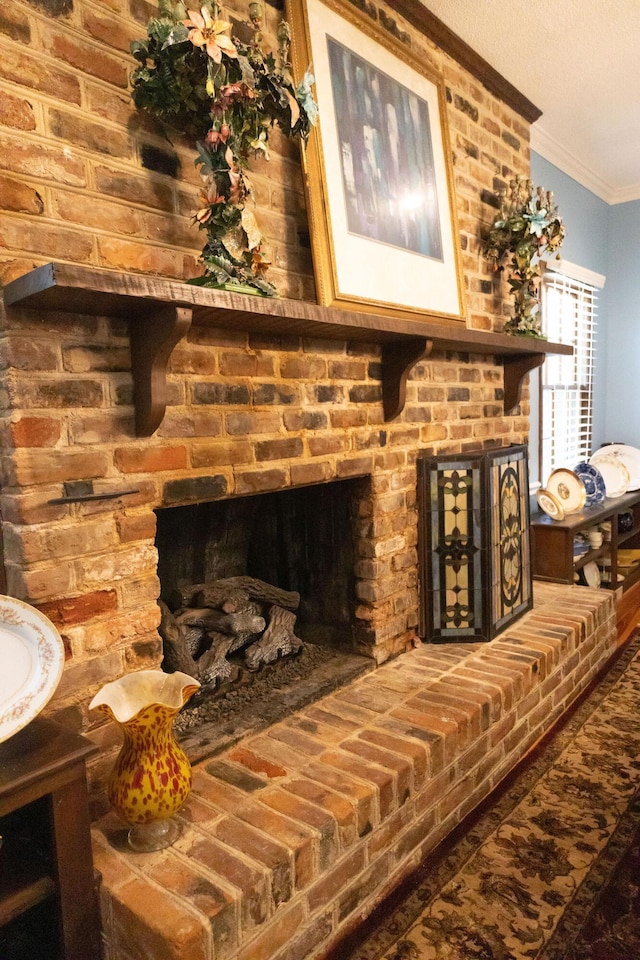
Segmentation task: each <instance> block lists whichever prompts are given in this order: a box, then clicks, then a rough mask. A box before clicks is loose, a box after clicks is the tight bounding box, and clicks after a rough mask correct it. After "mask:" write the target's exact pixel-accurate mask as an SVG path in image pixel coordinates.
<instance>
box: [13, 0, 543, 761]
mask: <svg viewBox="0 0 640 960" xmlns="http://www.w3.org/2000/svg"><path fill="white" fill-rule="evenodd" d="M151 13H152V8H151V6H150V5H148V4H145V3H143V2H142V0H93V2H91V0H33V2H32V3H30V4H26V3H24V2H18V0H4V3H3V4H2V10H1V11H0V95H1V96H0V205H1V206H2V207H3V216H2V220H1V222H0V277H2V278H3V279H4V280H5V281H6V280H8V279H11V278H13V277H15V276H18V275H20V274H21V273H24V272H25V271H27V270H29V269H31V268H32V267H33V266H36V265H40V264H42V263H45V262H48V261H50V260H62V261H66V262H72V263H82V264H88V265H93V266H99V267H105V268H113V269H118V270H126V271H132V272H142V273H150V274H159V275H162V276H167V277H175V278H186V277H189V276H191V275H193V274H194V273H195V272H197V268H196V259H197V255H198V252H199V249H200V239H201V238H200V236H199V234H198V232H197V231H196V230H194V228H193V227H192V226H191V225H190V216H191V213H192V210H193V206H194V200H195V196H196V193H197V188H198V178H197V175H196V172H195V169H194V167H193V153H192V151H191V149H190V148H189V147H187V146H185V145H183V144H181V143H179V142H178V141H177V140H176V141H174V142H171V143H170V142H168V141H167V139H166V138H165V137H163V136H162V135H161V133H160V132H159V131H158V130H157V129H156V128H154V127H153V125H152V124H150V123H149V121H148V120H146V119H145V118H143V117H141V116H140V115H139V114H137V113H136V112H135V111H134V110H133V109H132V106H131V104H130V101H129V95H128V92H127V78H128V74H129V72H130V70H131V69H132V66H133V62H132V60H131V58H130V56H129V54H128V52H127V50H128V44H129V41H130V40H131V39H133V38H136V37H139V36H142V35H143V34H144V31H145V26H146V22H147V18H148V16H149V15H150V14H151ZM267 16H268V26H269V29H270V32H271V35H273V31H274V28H275V26H276V24H277V22H278V19H279V17H280V11H278V10H276V9H275V8H272V7H267ZM401 26H402V28H403V29H405V28H406V29H407V31H408V32H409V33H410V34H411V28H409V27H408V26H407V25H406V24H401ZM411 42H412V44H413V46H414V47H416V48H417V49H419V50H421V51H422V54H423V55H424V57H425V58H426V59H427V61H428V62H430V63H432V64H433V65H434V66H436V68H438V69H441V70H442V71H443V73H444V76H445V79H446V84H447V91H448V121H449V127H450V135H451V148H452V151H453V155H454V161H455V165H454V176H455V190H456V202H457V207H458V216H459V226H460V235H461V246H462V262H463V269H464V284H465V289H466V292H467V307H468V322H469V324H470V325H471V326H473V327H476V328H479V329H493V328H499V326H500V323H501V315H503V314H505V313H506V311H507V309H508V302H507V301H506V300H505V297H504V293H505V291H504V289H500V288H498V287H497V286H496V285H495V281H494V280H493V279H491V278H490V276H489V273H488V271H487V267H486V264H485V263H484V261H483V259H482V257H481V255H480V251H479V239H478V238H479V233H480V228H481V224H482V222H483V220H488V219H490V216H491V208H490V207H488V206H487V205H486V204H485V203H484V202H483V200H482V196H483V192H484V191H490V192H491V191H493V190H495V188H496V187H497V186H499V185H500V184H501V183H502V182H503V181H504V179H505V178H509V177H510V176H511V175H513V174H516V173H526V172H527V171H528V165H529V149H528V129H527V125H526V123H524V122H523V121H521V120H520V119H519V118H518V116H517V114H515V113H514V111H513V110H511V109H510V108H509V107H507V106H505V105H504V104H503V103H501V102H500V101H499V100H497V99H495V98H494V97H493V96H492V95H490V94H489V93H488V92H487V91H486V90H485V89H484V88H483V87H482V86H481V85H480V84H479V83H478V82H476V81H475V80H474V79H473V78H472V77H471V76H470V75H469V74H468V73H466V72H465V71H464V70H463V69H462V68H460V67H459V66H457V65H456V64H455V63H453V62H452V61H451V60H450V59H449V58H448V57H446V56H445V55H443V54H442V53H441V52H439V51H438V50H437V49H436V48H435V47H434V45H433V44H432V43H430V42H429V41H428V40H427V39H425V38H421V37H418V36H416V35H415V32H414V34H413V37H412V40H411ZM273 146H274V151H273V157H272V160H271V161H270V162H268V163H267V162H265V161H260V162H257V163H256V164H255V165H254V169H253V172H252V181H253V183H254V185H255V188H256V194H257V197H258V203H259V217H260V223H261V226H262V229H263V230H264V232H265V234H266V236H267V240H268V244H269V246H270V249H271V255H272V260H273V264H274V267H273V269H272V279H273V280H274V282H275V283H276V284H277V286H278V287H279V289H280V291H281V293H282V294H283V295H286V296H292V297H294V298H307V299H313V297H314V287H313V279H312V264H311V258H310V252H309V247H308V242H307V241H308V224H307V218H306V213H305V205H304V195H303V189H302V176H301V169H300V164H299V159H298V154H297V148H295V147H293V146H292V145H291V144H289V143H287V142H285V141H283V140H282V138H279V137H278V136H277V134H276V135H275V136H274V143H273ZM379 360H380V353H379V349H378V348H377V347H375V346H372V347H370V348H368V347H364V346H362V345H361V344H360V345H353V344H350V343H346V342H344V343H343V342H328V341H322V340H299V339H291V340H287V339H284V338H268V337H264V336H255V335H248V334H246V333H243V332H237V333H234V332H229V331H227V332H221V331H217V330H212V329H209V328H203V327H198V326H195V327H194V328H193V329H192V330H191V332H190V333H189V336H188V338H187V340H185V341H183V342H182V343H181V344H180V345H179V347H178V348H177V350H176V352H175V353H174V355H173V357H172V361H171V371H170V375H169V388H170V396H169V404H168V409H167V415H166V417H165V419H164V421H163V423H162V425H161V427H160V429H159V430H158V431H157V433H156V434H154V436H153V437H151V438H149V439H147V440H140V439H138V438H136V437H135V434H134V429H133V413H132V407H131V389H132V387H131V374H130V363H129V342H128V337H127V330H126V326H125V324H123V323H121V322H116V321H113V320H109V319H107V318H104V317H98V318H95V317H78V316H72V315H62V314H47V315H42V314H38V313H35V312H29V311H28V310H12V311H11V314H10V315H7V314H3V317H2V339H1V340H0V416H1V420H0V437H1V441H2V460H1V473H0V478H1V482H2V495H1V500H0V506H1V508H2V517H3V530H4V542H5V558H6V570H7V591H8V592H9V593H10V594H12V595H15V596H18V597H20V598H22V599H25V600H27V601H29V602H31V603H34V604H35V605H36V606H38V607H39V608H40V609H41V610H43V611H44V612H45V613H46V614H47V615H48V616H49V617H51V619H52V620H53V621H54V622H55V623H56V624H57V626H58V628H59V629H60V632H61V633H62V635H63V639H64V642H65V645H66V648H67V663H66V667H65V672H64V675H63V678H62V681H61V683H60V686H59V688H58V690H57V692H56V695H55V697H54V699H53V701H52V702H51V704H50V705H49V707H48V708H47V709H48V712H49V713H50V714H52V715H55V716H57V717H58V718H59V719H61V720H63V721H64V722H65V723H67V724H69V725H70V726H73V727H75V728H79V729H84V730H89V729H91V728H92V727H93V726H94V725H95V718H93V717H90V716H89V715H88V711H87V704H88V702H89V700H90V698H91V696H92V695H93V693H94V692H95V691H96V690H97V689H98V688H99V687H100V686H101V685H102V684H103V683H104V682H106V681H108V680H110V679H113V678H114V677H116V676H118V675H119V674H121V673H122V672H124V671H126V670H131V669H136V668H139V667H144V666H155V665H156V664H157V663H158V662H159V659H160V654H161V650H160V640H159V637H158V634H157V624H158V621H159V614H158V607H157V603H156V600H157V596H158V589H159V586H158V577H157V568H156V563H157V555H156V551H155V546H154V532H155V515H154V513H153V510H154V509H155V508H157V507H162V506H169V505H172V504H179V503H188V502H193V500H194V499H198V498H201V499H211V498H216V497H222V496H238V495H244V494H249V493H255V492H261V491H264V490H273V489H278V488H281V487H287V486H295V485H300V484H307V483H315V482H324V481H328V480H331V479H334V478H344V477H352V476H364V477H368V478H370V480H369V493H368V495H367V497H365V498H364V499H363V501H362V504H361V514H362V516H361V528H360V533H359V558H358V571H357V572H358V588H357V589H358V601H359V605H358V616H359V619H360V622H361V623H362V625H363V631H365V632H367V631H368V632H369V633H370V634H371V636H372V638H373V643H372V648H371V650H370V653H371V655H373V656H374V657H375V659H376V660H378V661H379V662H380V661H382V660H384V659H386V658H388V657H390V656H391V655H393V654H396V653H398V652H400V651H401V650H403V649H404V648H405V647H406V645H407V644H409V643H410V642H411V639H412V637H413V636H414V631H415V625H416V622H417V591H416V580H417V570H416V549H415V545H416V537H417V533H416V513H415V458H416V453H417V452H418V451H419V450H429V451H434V450H440V451H456V450H460V449H463V448H469V447H475V446H478V445H482V444H506V443H510V442H513V443H521V442H523V441H524V440H525V439H526V434H527V429H528V420H527V413H528V404H527V401H526V399H525V400H524V401H523V403H521V405H520V407H519V408H517V409H516V411H515V414H514V415H512V416H508V417H505V416H504V413H503V406H502V371H501V367H500V366H499V365H498V364H496V363H494V362H493V360H492V358H490V357H489V358H487V357H474V356H468V355H466V354H450V355H447V356H435V357H431V358H429V360H428V361H425V362H422V363H420V364H418V365H417V366H416V368H415V369H414V371H413V373H412V376H411V379H410V382H409V384H408V394H407V405H406V407H405V410H404V412H403V413H402V415H401V416H400V417H399V418H398V419H397V420H396V421H394V422H393V423H389V424H385V423H384V422H383V419H382V406H381V391H380V363H379ZM87 479H91V480H93V481H94V485H95V489H96V491H98V492H114V491H118V490H123V489H131V488H135V489H136V490H137V491H138V492H137V493H135V494H132V495H127V496H125V497H122V498H121V499H116V500H110V501H102V502H100V501H99V502H96V503H91V504H84V505H73V506H69V505H60V504H51V503H49V501H50V500H52V499H55V498H58V497H60V496H61V494H62V492H63V490H62V484H63V483H64V482H65V481H69V480H87ZM95 735H96V737H100V736H102V737H103V740H104V743H105V751H106V752H107V753H108V752H109V750H112V749H113V741H110V740H109V735H108V734H106V733H104V731H102V732H101V733H98V734H95ZM101 762H102V761H100V762H99V763H101Z"/></svg>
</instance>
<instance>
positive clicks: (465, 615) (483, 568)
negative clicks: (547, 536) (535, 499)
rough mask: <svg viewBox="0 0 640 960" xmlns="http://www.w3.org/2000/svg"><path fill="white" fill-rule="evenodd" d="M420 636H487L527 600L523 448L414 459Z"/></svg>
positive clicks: (439, 640)
mask: <svg viewBox="0 0 640 960" xmlns="http://www.w3.org/2000/svg"><path fill="white" fill-rule="evenodd" d="M418 507H419V511H420V515H419V524H418V529H419V541H418V547H419V552H420V588H421V589H420V635H421V636H422V638H423V639H424V640H426V641H430V642H434V643H443V642H447V641H451V642H454V641H455V642H458V643H459V642H461V641H470V642H471V641H483V640H491V639H493V637H495V636H496V635H497V634H498V633H500V632H501V631H502V630H504V629H505V627H506V626H508V624H509V623H511V622H512V621H513V620H516V619H517V618H518V617H520V616H522V614H523V613H525V612H526V611H527V610H529V609H531V606H532V592H531V556H530V542H529V473H528V459H527V447H526V446H524V445H521V446H515V445H514V446H510V447H502V448H500V449H498V450H490V451H485V450H479V451H474V452H471V453H468V454H464V455H463V454H452V455H447V456H435V457H431V456H428V457H420V458H419V459H418Z"/></svg>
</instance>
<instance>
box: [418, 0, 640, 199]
mask: <svg viewBox="0 0 640 960" xmlns="http://www.w3.org/2000/svg"><path fill="white" fill-rule="evenodd" d="M424 5H425V6H426V7H427V8H428V9H429V10H430V11H431V12H432V13H433V14H434V15H435V16H436V17H438V18H439V19H440V20H442V21H443V23H445V24H446V25H447V26H448V27H449V28H450V29H451V30H452V31H453V32H454V33H455V34H457V35H458V36H459V37H460V38H461V39H462V40H464V41H465V43H467V44H468V45H469V46H470V47H471V48H472V49H473V50H475V52H476V53H478V54H480V56H481V57H483V58H484V59H485V60H486V61H487V62H488V63H489V64H490V65H491V66H492V67H494V69H496V70H497V71H498V73H500V74H502V76H503V77H504V78H505V79H506V80H508V81H509V82H510V83H511V84H512V85H513V86H514V87H516V89H517V90H519V91H520V93H522V94H524V96H525V97H527V98H528V99H529V100H531V101H532V102H533V103H534V104H535V105H536V107H538V108H539V109H540V110H542V116H541V117H540V119H539V120H538V121H536V123H535V124H534V125H533V127H532V131H531V145H532V147H533V149H534V150H535V151H536V152H537V153H539V154H541V155H542V156H544V157H546V159H547V160H550V161H551V162H552V163H554V164H556V166H558V167H560V168H561V169H562V170H564V171H565V172H566V173H567V174H569V176H571V177H573V178H574V179H575V180H578V181H579V182H580V183H582V184H583V185H584V186H585V187H587V188H588V189H589V190H591V191H592V192H593V193H595V194H596V195H597V196H599V197H601V198H602V199H603V200H606V201H607V202H608V203H621V202H624V201H627V200H636V199H638V198H640V0H504V2H502V3H498V2H496V0H424Z"/></svg>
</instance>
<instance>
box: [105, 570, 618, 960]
mask: <svg viewBox="0 0 640 960" xmlns="http://www.w3.org/2000/svg"><path fill="white" fill-rule="evenodd" d="M615 645H616V631H615V604H614V597H613V595H612V594H611V593H607V592H604V591H598V590H588V589H586V588H582V587H567V586H555V585H550V584H539V583H536V584H535V607H534V609H533V610H532V611H531V612H530V613H529V614H527V615H526V616H525V617H524V618H523V619H522V620H520V621H519V622H518V623H516V624H514V625H513V626H512V627H511V628H509V629H508V630H507V631H506V632H505V633H503V634H502V635H501V636H500V637H499V638H497V639H495V640H493V641H492V642H491V643H487V644H469V645H465V644H450V645H445V646H435V645H428V644H427V645H424V644H423V645H420V646H419V647H417V648H416V649H414V650H412V651H409V652H408V653H406V654H405V655H404V656H402V657H400V658H398V659H396V660H393V661H391V662H389V663H386V664H384V665H382V666H381V667H379V668H378V669H377V670H375V671H373V672H372V673H369V674H367V675H366V676H364V677H362V678H360V679H358V680H356V681H355V682H354V683H352V684H351V685H349V686H348V687H345V688H343V689H342V690H340V691H338V692H336V693H333V694H331V695H330V696H328V697H326V698H324V699H323V700H321V701H320V702H318V703H317V704H315V705H313V706H309V707H306V708H304V709H303V710H301V711H299V712H298V713H296V714H294V715H292V716H291V717H290V718H289V719H287V720H286V721H284V722H282V723H278V724H276V725H275V726H273V727H271V728H270V729H268V730H267V731H266V732H263V733H261V734H259V735H257V736H254V737H251V738H249V739H247V740H245V741H244V742H242V743H241V744H240V745H236V746H235V747H233V748H232V749H230V750H229V751H227V752H226V753H224V754H222V755H219V756H217V757H216V758H215V759H214V760H205V761H202V762H200V763H199V764H198V765H197V766H196V767H195V769H194V790H193V793H192V795H191V797H190V799H189V801H188V802H187V804H186V806H185V808H184V809H183V812H182V820H183V822H184V833H183V835H182V837H181V838H180V840H179V841H178V842H177V843H176V844H175V846H174V847H172V848H170V849H169V850H166V851H162V852H160V853H156V854H143V855H141V854H133V853H129V852H128V851H127V850H126V846H124V843H125V837H126V833H125V831H124V828H123V826H122V824H120V823H119V822H118V821H117V820H116V818H115V817H114V816H113V815H112V814H109V815H107V816H106V817H104V818H103V819H102V820H100V821H99V822H98V823H97V824H96V825H95V827H94V850H95V863H96V866H97V868H98V869H99V871H100V872H101V874H102V885H101V902H102V911H103V925H104V936H105V938H106V944H107V946H106V960H223V958H224V960H232V958H233V960H303V958H305V960H315V958H320V957H322V956H323V955H324V954H326V952H327V950H328V949H329V947H331V946H333V945H335V944H336V943H337V942H339V940H340V938H341V937H342V936H344V935H345V934H346V933H347V932H348V931H349V930H351V929H352V928H353V927H354V926H356V925H357V923H358V922H360V921H361V920H362V919H363V918H364V917H365V916H367V915H368V914H369V913H370V912H371V910H372V909H373V908H374V907H375V905H376V904H377V903H379V902H380V900H381V899H382V898H383V897H384V896H385V894H387V893H388V892H389V891H390V890H391V889H392V888H393V887H394V886H395V885H396V884H397V883H398V882H399V881H400V879H401V878H402V877H404V876H406V875H407V873H408V872H410V871H411V870H412V869H413V868H415V867H416V866H417V864H418V863H419V861H420V860H421V859H422V858H423V857H424V856H425V855H426V854H427V853H428V852H429V851H431V850H433V848H434V847H435V846H436V845H437V844H438V843H439V842H440V841H441V840H442V839H443V838H444V837H445V836H446V835H447V834H448V833H449V832H450V831H451V829H453V827H455V826H456V825H457V824H458V823H459V822H460V821H461V819H462V818H463V817H464V816H465V815H466V814H468V813H469V812H470V811H471V810H472V809H473V808H474V807H475V806H476V805H477V804H478V803H479V802H480V801H481V800H482V799H483V798H484V797H485V796H487V794H488V793H489V792H490V791H491V790H492V789H493V788H494V787H495V786H496V785H497V784H498V783H499V782H500V781H501V780H502V779H503V777H504V776H505V775H506V774H507V773H508V772H509V771H510V770H511V769H513V767H514V766H515V764H516V763H517V762H518V760H520V759H521V757H522V756H523V755H524V754H525V753H526V752H527V750H528V749H529V748H530V747H531V746H532V745H533V744H534V743H535V742H536V741H537V740H538V739H539V738H540V737H541V736H542V735H543V734H544V733H545V732H546V731H547V730H549V728H550V727H551V726H552V725H553V724H554V723H555V722H556V721H557V720H558V719H559V718H560V717H561V715H562V714H563V712H564V711H565V710H566V709H567V707H568V706H569V704H570V703H571V702H572V701H573V700H574V699H575V697H576V696H577V695H578V694H579V693H580V692H581V691H582V690H584V689H585V687H586V686H587V685H588V684H589V682H590V681H591V680H592V679H593V677H594V676H595V675H596V674H597V673H598V672H599V671H600V670H601V669H602V668H603V666H604V664H605V663H606V662H607V660H608V659H609V658H610V656H611V655H612V653H613V651H614V649H615Z"/></svg>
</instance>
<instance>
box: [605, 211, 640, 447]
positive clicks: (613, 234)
mask: <svg viewBox="0 0 640 960" xmlns="http://www.w3.org/2000/svg"><path fill="white" fill-rule="evenodd" d="M609 210H610V213H609V269H608V271H607V285H606V288H605V289H606V290H607V329H606V337H607V357H606V370H605V376H604V381H605V390H606V396H605V420H604V439H605V440H612V441H614V442H619V443H630V444H631V445H632V446H634V447H640V200H633V201H631V202H629V203H620V204H616V205H614V206H612V207H610V208H609Z"/></svg>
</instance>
